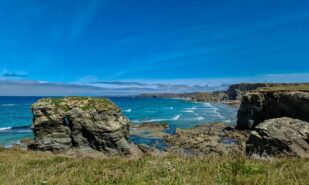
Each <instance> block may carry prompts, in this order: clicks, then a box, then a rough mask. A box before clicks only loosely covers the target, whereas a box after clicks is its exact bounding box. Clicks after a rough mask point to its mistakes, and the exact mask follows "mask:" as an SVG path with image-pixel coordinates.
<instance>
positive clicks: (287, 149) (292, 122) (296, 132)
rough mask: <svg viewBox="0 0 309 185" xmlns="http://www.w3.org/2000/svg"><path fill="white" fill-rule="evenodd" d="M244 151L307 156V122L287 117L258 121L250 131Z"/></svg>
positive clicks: (308, 146) (273, 154) (261, 153)
mask: <svg viewBox="0 0 309 185" xmlns="http://www.w3.org/2000/svg"><path fill="white" fill-rule="evenodd" d="M246 152H247V153H248V154H259V155H263V154H267V155H271V156H276V155H292V156H298V157H309V123H308V122H305V121H301V120H298V119H292V118H288V117H283V118H277V119H270V120H267V121H265V122H263V123H260V124H259V125H258V126H257V127H256V128H255V129H254V130H253V131H252V132H251V133H250V136H249V139H248V141H247V145H246Z"/></svg>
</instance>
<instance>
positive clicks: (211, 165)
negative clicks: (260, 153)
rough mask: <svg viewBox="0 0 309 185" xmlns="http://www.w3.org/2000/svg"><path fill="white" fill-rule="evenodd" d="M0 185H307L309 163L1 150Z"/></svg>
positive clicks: (280, 160)
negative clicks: (104, 156)
mask: <svg viewBox="0 0 309 185" xmlns="http://www.w3.org/2000/svg"><path fill="white" fill-rule="evenodd" d="M0 184H1V185H6V184H8V185H15V184H22V185H28V184H29V185H40V184H61V185H71V184H72V185H79V184H86V185H87V184H89V185H90V184H102V185H103V184H125V185H139V184H141V185H142V184H147V185H148V184H154V185H156V184H158V185H163V184H194V185H195V184H210V185H211V184H238V185H241V184H244V185H245V184H246V185H247V184H249V185H254V184H265V185H266V184H268V185H275V184H278V185H285V184H286V185H287V184H289V185H291V184H303V185H309V160H308V159H268V160H265V159H264V160H253V159H245V158H242V157H222V158H208V157H202V158H193V157H182V156H176V155H172V154H171V155H166V156H163V157H150V156H149V157H142V158H136V159H127V158H121V157H113V158H110V159H92V158H70V157H63V156H56V155H50V154H46V153H38V152H29V151H22V150H20V149H1V150H0Z"/></svg>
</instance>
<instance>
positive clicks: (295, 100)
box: [236, 90, 309, 129]
mask: <svg viewBox="0 0 309 185" xmlns="http://www.w3.org/2000/svg"><path fill="white" fill-rule="evenodd" d="M237 117H238V121H237V127H236V128H237V129H253V128H254V127H255V126H257V125H258V124H259V123H261V122H263V121H265V120H267V119H272V118H280V117H291V118H296V119H300V120H304V121H309V91H268V90H260V91H253V92H249V93H247V94H245V95H244V97H243V99H242V102H241V105H240V108H239V111H238V115H237Z"/></svg>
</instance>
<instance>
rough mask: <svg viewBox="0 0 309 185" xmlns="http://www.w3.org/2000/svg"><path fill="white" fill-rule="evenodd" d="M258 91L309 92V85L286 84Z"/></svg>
mask: <svg viewBox="0 0 309 185" xmlns="http://www.w3.org/2000/svg"><path fill="white" fill-rule="evenodd" d="M258 91H309V84H308V83H306V84H286V85H277V86H270V87H264V88H258Z"/></svg>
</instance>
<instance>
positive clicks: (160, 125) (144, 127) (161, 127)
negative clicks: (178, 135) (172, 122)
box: [131, 122, 168, 130]
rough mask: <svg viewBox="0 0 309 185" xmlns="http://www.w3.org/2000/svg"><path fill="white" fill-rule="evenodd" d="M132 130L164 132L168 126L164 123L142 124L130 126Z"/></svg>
mask: <svg viewBox="0 0 309 185" xmlns="http://www.w3.org/2000/svg"><path fill="white" fill-rule="evenodd" d="M131 127H132V128H135V129H138V130H165V129H167V128H168V124H167V123H165V122H144V123H142V124H131Z"/></svg>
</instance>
